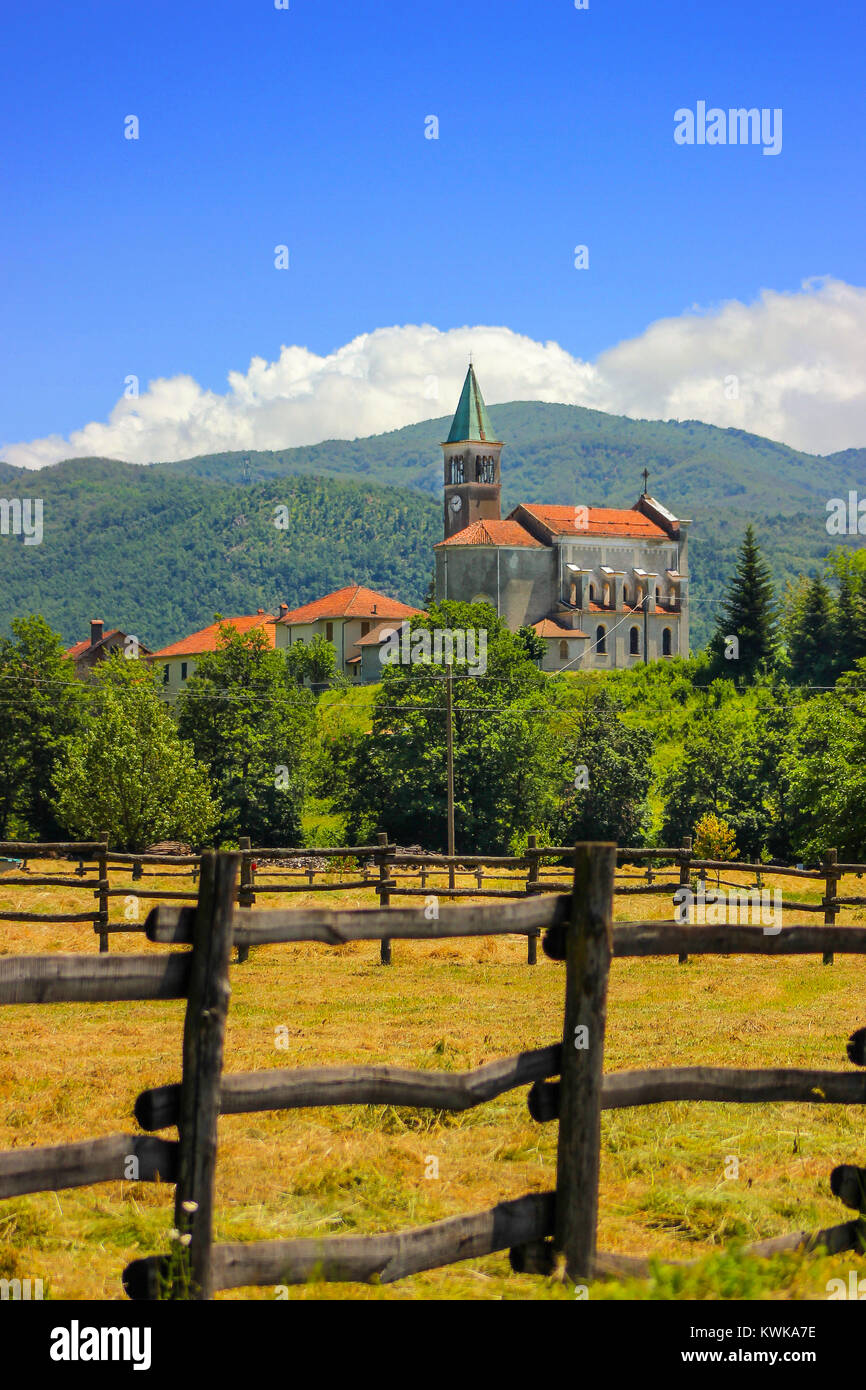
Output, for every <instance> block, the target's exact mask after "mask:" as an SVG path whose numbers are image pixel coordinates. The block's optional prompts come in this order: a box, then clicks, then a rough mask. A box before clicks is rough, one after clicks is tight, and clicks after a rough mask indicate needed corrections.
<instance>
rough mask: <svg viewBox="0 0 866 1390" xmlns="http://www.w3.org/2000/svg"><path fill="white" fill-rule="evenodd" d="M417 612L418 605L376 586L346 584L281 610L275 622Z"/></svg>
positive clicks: (288, 622) (412, 614)
mask: <svg viewBox="0 0 866 1390" xmlns="http://www.w3.org/2000/svg"><path fill="white" fill-rule="evenodd" d="M420 612H421V609H420V608H410V607H409V605H408V604H407V603H401V602H400V600H399V599H396V598H389V597H388V595H387V594H377V593H376V590H375V589H365V588H364V586H363V585H362V584H349V585H348V586H347V587H346V588H345V589H337V590H336V591H335V592H334V593H333V594H326V595H325V597H324V598H317V599H314V600H313V602H312V603H304V604H302V605H301V607H300V608H293V609H292V610H291V611H290V612H288V613H283V614H282V616H281V617H280V618H279V619H278V621H279V622H281V623H286V624H287V625H291V624H293V623H314V622H317V621H318V619H320V618H383V619H388V618H412V617H414V616H415V615H416V614H418V613H420Z"/></svg>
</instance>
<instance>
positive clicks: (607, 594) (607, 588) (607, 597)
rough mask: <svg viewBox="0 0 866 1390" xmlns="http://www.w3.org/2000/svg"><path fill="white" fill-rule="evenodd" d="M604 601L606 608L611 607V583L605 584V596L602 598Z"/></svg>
mask: <svg viewBox="0 0 866 1390" xmlns="http://www.w3.org/2000/svg"><path fill="white" fill-rule="evenodd" d="M602 601H603V603H604V606H605V608H610V585H609V584H605V586H604V597H603V600H602Z"/></svg>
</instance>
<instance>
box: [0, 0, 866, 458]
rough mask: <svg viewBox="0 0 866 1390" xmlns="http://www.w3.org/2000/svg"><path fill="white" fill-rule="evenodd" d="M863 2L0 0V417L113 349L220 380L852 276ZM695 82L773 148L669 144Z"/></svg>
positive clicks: (747, 298) (107, 381)
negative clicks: (484, 329) (775, 145)
mask: <svg viewBox="0 0 866 1390" xmlns="http://www.w3.org/2000/svg"><path fill="white" fill-rule="evenodd" d="M864 29H866V23H864V17H863V11H862V2H861V3H859V4H857V3H852V0H833V3H832V4H825V5H815V4H814V3H808V4H807V3H804V0H793V2H792V0H787V3H781V2H780V0H772V2H768V0H732V2H731V3H727V4H724V5H722V4H718V5H712V6H711V5H706V4H703V3H692V4H684V3H682V0H680V3H673V0H660V2H659V3H647V0H624V3H623V2H620V3H614V2H613V0H590V8H589V9H588V10H586V11H577V10H575V8H574V5H573V3H572V0H541V2H540V3H539V0H535V3H532V2H531V0H527V3H512V0H497V3H492V2H491V0H472V3H466V0H463V3H458V0H441V3H438V4H424V3H418V4H416V3H410V0H406V3H399V4H398V3H372V0H370V2H369V3H365V2H364V0H291V8H290V9H289V10H288V11H281V10H276V9H275V8H274V6H273V3H272V0H271V2H269V0H207V3H192V2H191V0H172V3H164V2H163V0H156V3H154V0H148V3H128V2H125V3H122V4H118V3H116V0H112V2H111V3H90V4H88V3H86V2H85V3H76V4H75V5H70V4H68V3H57V2H56V0H48V2H47V3H40V4H39V5H31V6H22V7H20V8H19V9H18V10H17V12H12V11H11V9H10V8H9V7H7V10H6V13H5V15H4V57H5V62H4V73H3V82H2V88H0V122H2V182H3V199H2V210H0V248H2V257H0V303H2V313H3V326H4V330H5V331H4V333H3V347H2V372H0V440H6V441H14V440H24V439H30V438H33V437H36V436H44V435H48V434H52V433H55V432H57V433H60V434H64V435H65V434H67V433H68V432H69V431H71V430H73V429H76V428H78V427H79V426H81V425H83V424H85V423H86V422H87V421H90V420H104V419H106V418H107V416H108V414H109V412H110V411H111V409H112V407H113V405H114V404H115V402H116V401H117V399H118V397H119V396H120V395H121V393H122V390H123V382H124V378H125V377H126V376H127V375H128V374H129V373H135V374H136V375H137V376H139V378H140V379H141V382H142V384H144V383H145V382H146V381H148V380H150V379H151V378H154V377H162V376H167V377H171V376H174V375H175V374H179V373H189V374H190V375H191V376H192V377H193V378H194V379H195V381H196V382H197V383H199V385H200V386H201V387H203V388H204V389H205V390H208V389H210V390H213V391H217V392H223V391H225V389H226V377H227V373H228V372H229V371H230V370H238V371H240V372H245V371H246V369H247V367H248V365H249V362H250V359H251V358H252V357H253V356H254V355H261V356H262V357H264V358H265V359H267V360H269V361H270V360H273V359H276V358H277V356H278V354H279V350H280V346H281V345H282V344H297V345H300V346H304V347H307V348H309V349H310V350H311V351H312V352H313V353H317V354H326V353H329V352H331V351H333V350H334V349H336V348H338V347H340V346H341V345H343V344H345V343H347V342H349V341H350V340H351V339H353V338H354V337H356V335H358V334H360V333H365V332H370V331H372V330H375V329H378V328H382V327H386V326H388V325H395V324H424V323H430V324H433V325H435V326H436V327H437V328H439V329H441V330H449V329H453V328H458V327H460V326H461V325H464V324H494V325H505V326H507V327H508V328H510V329H511V330H513V331H514V332H515V333H519V334H525V335H528V337H530V338H532V339H535V340H538V341H539V342H541V343H545V342H547V341H548V340H554V341H556V342H557V343H559V344H561V346H562V347H563V348H564V349H566V350H567V352H569V353H571V354H574V355H575V356H577V357H579V358H583V359H590V360H592V359H594V358H595V357H596V356H597V354H598V353H600V352H602V351H603V350H604V349H607V348H610V347H612V346H614V345H615V344H616V343H618V342H620V341H621V340H623V339H628V338H632V337H635V336H637V335H639V334H641V333H642V332H643V331H644V330H645V328H646V327H647V325H649V324H650V323H652V322H653V321H654V320H657V319H659V318H663V317H666V316H676V315H681V314H683V313H684V312H686V311H688V310H689V309H690V307H691V306H694V305H701V306H704V307H708V306H713V305H718V304H720V303H722V302H723V301H725V300H729V299H738V300H742V301H743V302H744V303H749V302H751V301H753V300H754V299H755V297H756V296H757V295H758V294H759V293H760V291H762V290H764V289H771V290H776V291H783V292H785V291H791V292H794V291H797V289H798V288H799V286H800V285H801V282H802V281H803V280H804V278H806V277H811V276H832V277H834V278H837V279H839V280H841V281H845V282H848V283H849V284H851V285H862V284H864V283H866V276H864V251H866V239H864V230H863V229H864V226H866V216H864V213H866V209H864V191H863V190H864V179H863V145H864V114H866V113H864V106H866V97H864V83H863V77H862V71H863V36H864ZM698 100H706V101H707V102H708V103H709V104H710V105H714V104H717V105H719V106H721V107H724V108H726V107H729V106H758V107H770V108H776V107H781V108H782V109H783V113H784V126H783V129H784V139H783V148H782V152H781V154H780V155H778V156H777V157H768V156H764V155H762V152H761V150H760V149H759V148H752V147H749V148H739V147H725V148H714V149H708V148H706V147H705V148H698V147H692V148H683V147H678V146H677V145H675V144H674V141H673V124H674V123H673V113H674V111H675V110H676V109H677V108H678V107H683V106H691V107H694V106H695V104H696V102H697V101H698ZM128 114H135V115H137V116H138V117H139V120H140V139H139V140H137V141H128V140H125V139H124V138H123V122H124V117H125V116H127V115H128ZM430 114H435V115H436V116H437V117H438V119H439V123H440V127H439V139H438V140H435V141H433V140H427V139H425V138H424V120H425V117H426V116H428V115H430ZM279 243H285V244H287V245H288V247H289V249H290V261H291V267H290V270H289V271H288V272H278V271H276V270H275V269H274V264H273V261H274V247H275V245H277V244H279ZM577 243H585V244H586V245H588V246H589V248H590V268H589V270H588V271H585V272H578V271H576V270H575V268H574V266H573V248H574V246H575V245H576V244H577ZM482 385H483V378H482ZM448 404H450V402H449V403H448ZM429 413H430V414H437V413H445V405H444V404H443V406H442V409H441V411H440V410H438V409H436V408H431V409H430V411H429ZM334 432H337V431H336V430H335V431H334ZM860 442H862V443H866V438H864V439H863V440H861V441H860Z"/></svg>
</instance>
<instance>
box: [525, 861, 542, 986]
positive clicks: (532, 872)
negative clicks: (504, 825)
mask: <svg viewBox="0 0 866 1390" xmlns="http://www.w3.org/2000/svg"><path fill="white" fill-rule="evenodd" d="M537 847H538V837H537V836H536V835H530V836H529V837H528V839H527V841H526V857H527V859H528V860H529V872H528V873H527V875H526V896H527V897H530V896H532V897H534V896H535V892H534V887H535V884H537V883H538V881H539V873H538V867H539V864H540V863H541V860H540V859H539V857H538V855H537V854H536V849H537ZM537 960H538V932H537V931H531V932H530V933H529V935H528V936H527V938H526V964H527V965H535V964H536V962H537Z"/></svg>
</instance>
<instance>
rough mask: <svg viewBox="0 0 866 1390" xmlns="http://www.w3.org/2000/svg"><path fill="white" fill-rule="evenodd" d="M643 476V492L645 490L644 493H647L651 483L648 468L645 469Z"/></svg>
mask: <svg viewBox="0 0 866 1390" xmlns="http://www.w3.org/2000/svg"><path fill="white" fill-rule="evenodd" d="M642 476H643V490H644V492H646V488H647V483H648V482H649V469H648V468H645V469H644V471H643V475H642Z"/></svg>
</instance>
